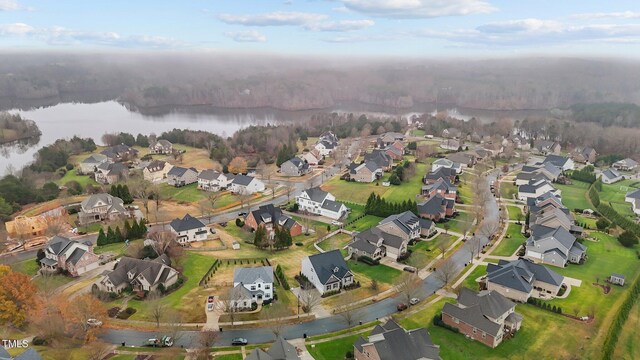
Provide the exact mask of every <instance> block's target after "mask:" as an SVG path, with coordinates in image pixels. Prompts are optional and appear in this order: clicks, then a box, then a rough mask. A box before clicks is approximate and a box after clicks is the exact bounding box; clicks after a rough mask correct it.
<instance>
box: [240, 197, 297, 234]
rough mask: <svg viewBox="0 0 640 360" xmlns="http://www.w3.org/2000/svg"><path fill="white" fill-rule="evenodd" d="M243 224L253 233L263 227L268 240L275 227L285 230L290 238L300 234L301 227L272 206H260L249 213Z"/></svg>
mask: <svg viewBox="0 0 640 360" xmlns="http://www.w3.org/2000/svg"><path fill="white" fill-rule="evenodd" d="M244 223H245V225H246V226H248V227H250V228H251V229H253V230H254V231H255V230H257V229H258V226H264V228H265V229H266V230H267V234H268V235H269V237H270V238H273V236H274V235H275V227H276V226H280V227H281V228H283V229H287V230H288V231H289V234H291V236H298V235H300V234H302V225H300V223H299V222H297V221H295V220H293V219H292V218H290V217H289V216H287V215H285V214H283V213H282V210H281V209H280V208H278V207H275V206H273V204H266V205H262V206H260V207H258V208H257V209H256V210H253V211H251V212H250V213H249V214H248V215H247V217H246V218H245V222H244Z"/></svg>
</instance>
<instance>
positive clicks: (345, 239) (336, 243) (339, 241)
mask: <svg viewBox="0 0 640 360" xmlns="http://www.w3.org/2000/svg"><path fill="white" fill-rule="evenodd" d="M350 242H351V235H349V234H344V233H339V234H336V235H334V236H332V237H330V238H328V239H326V240H324V241H322V242H320V243H318V246H319V247H320V248H321V249H322V250H324V251H329V250H333V249H340V252H342V255H343V256H347V254H348V251H347V249H345V248H344V247H345V246H346V245H347V244H348V243H350Z"/></svg>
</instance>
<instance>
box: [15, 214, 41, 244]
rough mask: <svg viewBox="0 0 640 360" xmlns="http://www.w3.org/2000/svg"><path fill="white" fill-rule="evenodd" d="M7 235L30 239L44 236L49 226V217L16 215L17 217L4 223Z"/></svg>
mask: <svg viewBox="0 0 640 360" xmlns="http://www.w3.org/2000/svg"><path fill="white" fill-rule="evenodd" d="M4 226H5V228H6V229H7V235H9V237H10V238H14V239H30V238H35V237H39V236H44V235H45V232H46V231H47V228H48V227H49V226H48V225H47V219H45V218H44V216H40V215H38V216H16V217H15V219H13V220H11V221H7V222H6V223H4Z"/></svg>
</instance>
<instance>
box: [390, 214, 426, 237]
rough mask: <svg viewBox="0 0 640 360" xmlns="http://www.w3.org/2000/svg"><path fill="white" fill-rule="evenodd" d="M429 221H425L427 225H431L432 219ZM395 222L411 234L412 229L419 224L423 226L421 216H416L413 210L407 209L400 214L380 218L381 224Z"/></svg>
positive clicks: (406, 232)
mask: <svg viewBox="0 0 640 360" xmlns="http://www.w3.org/2000/svg"><path fill="white" fill-rule="evenodd" d="M427 221H429V223H428V224H427V223H425V225H427V227H431V221H430V220H427ZM390 222H393V223H394V224H396V226H397V227H398V228H400V230H402V231H403V232H404V233H405V234H410V233H411V229H412V228H413V227H414V226H415V225H416V224H418V225H419V226H422V223H421V221H420V218H419V217H418V216H416V214H414V213H412V212H411V211H405V212H403V213H400V214H393V215H389V216H387V217H386V218H384V219H382V220H380V222H379V224H387V223H390Z"/></svg>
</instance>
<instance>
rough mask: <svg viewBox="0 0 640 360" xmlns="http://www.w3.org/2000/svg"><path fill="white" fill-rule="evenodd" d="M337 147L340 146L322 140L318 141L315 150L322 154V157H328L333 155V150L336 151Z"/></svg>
mask: <svg viewBox="0 0 640 360" xmlns="http://www.w3.org/2000/svg"><path fill="white" fill-rule="evenodd" d="M336 146H338V144H337V143H334V142H332V141H329V140H327V139H322V140H318V142H317V143H316V146H315V149H316V150H317V151H318V152H319V153H320V155H322V156H327V155H329V154H331V153H332V152H333V150H335V148H336Z"/></svg>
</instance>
